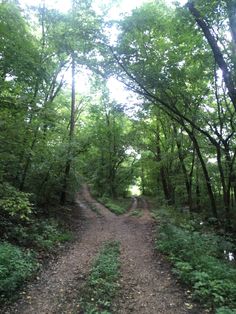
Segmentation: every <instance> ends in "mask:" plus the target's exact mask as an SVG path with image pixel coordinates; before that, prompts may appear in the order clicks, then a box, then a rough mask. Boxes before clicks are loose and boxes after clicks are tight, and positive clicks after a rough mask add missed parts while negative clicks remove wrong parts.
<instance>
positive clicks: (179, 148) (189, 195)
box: [174, 126, 193, 212]
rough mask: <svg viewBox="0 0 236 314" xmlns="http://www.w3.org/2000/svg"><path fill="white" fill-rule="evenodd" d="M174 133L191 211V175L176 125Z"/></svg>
mask: <svg viewBox="0 0 236 314" xmlns="http://www.w3.org/2000/svg"><path fill="white" fill-rule="evenodd" d="M174 134H175V140H176V145H177V149H178V156H179V161H180V165H181V168H182V172H183V175H184V182H185V187H186V191H187V195H188V205H189V210H190V212H191V211H192V209H193V200H192V185H191V182H190V177H189V175H188V171H187V168H186V166H185V163H184V156H183V152H182V148H181V142H180V141H179V139H178V134H177V129H176V127H175V126H174Z"/></svg>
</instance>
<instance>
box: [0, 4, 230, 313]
mask: <svg viewBox="0 0 236 314" xmlns="http://www.w3.org/2000/svg"><path fill="white" fill-rule="evenodd" d="M116 5H118V4H117V3H115V1H114V3H112V1H111V3H110V4H109V5H107V6H105V5H101V7H99V5H98V2H97V1H91V0H83V1H77V0H72V3H71V9H70V10H68V11H65V10H59V9H54V8H51V7H50V5H47V1H42V3H41V4H40V5H38V6H37V5H35V4H33V2H32V6H25V5H24V2H23V1H20V0H2V1H1V2H0V38H1V40H0V160H1V163H0V237H1V244H0V280H1V278H2V280H1V283H0V294H2V295H3V297H4V298H6V297H9V293H12V291H15V289H16V288H17V287H18V286H19V284H20V282H21V281H22V280H24V279H25V278H27V277H28V275H29V273H30V274H31V273H33V272H34V271H35V270H36V269H37V268H38V262H36V260H37V259H36V258H35V256H34V254H35V253H34V252H33V251H34V250H33V251H32V249H33V248H37V249H35V250H36V251H37V250H38V251H39V252H41V251H42V250H46V249H49V248H50V247H53V246H54V245H55V243H57V242H63V241H65V240H69V239H70V238H71V237H72V235H71V233H70V232H68V231H66V230H65V229H66V227H65V226H61V223H60V222H58V220H57V216H60V214H61V211H63V210H64V209H65V208H66V206H70V205H68V204H72V203H73V202H74V200H75V198H76V194H77V192H78V191H79V189H80V188H81V186H82V185H83V184H84V183H85V182H87V183H88V184H89V185H90V189H91V191H92V194H93V196H94V197H96V198H99V199H100V201H101V202H102V203H104V204H106V205H107V204H108V205H107V206H108V207H109V202H110V203H111V204H113V203H114V204H116V205H114V204H113V205H114V208H115V210H117V211H119V209H120V207H122V206H121V205H120V204H121V203H122V200H123V202H124V200H126V202H127V198H128V197H131V196H132V190H133V189H134V188H135V189H136V190H137V191H138V192H139V194H140V195H142V196H145V197H146V198H147V199H149V201H150V203H152V204H153V206H154V207H155V208H159V212H160V213H159V214H153V215H154V216H155V215H159V216H158V218H157V221H159V220H162V221H163V229H162V232H161V234H162V240H161V241H162V242H161V243H159V248H160V249H162V251H163V252H164V253H165V254H167V255H168V254H169V253H170V251H173V252H175V250H176V253H173V255H172V256H171V258H170V259H171V261H172V263H173V264H174V265H175V269H176V270H175V271H176V273H177V276H179V277H181V279H182V280H183V281H184V282H185V283H186V284H188V285H189V284H190V285H192V286H194V284H195V288H194V289H195V290H196V291H197V293H196V296H197V298H199V299H200V300H201V299H204V298H205V299H204V300H205V303H206V304H208V306H209V307H210V308H211V310H213V311H216V309H219V310H218V312H217V313H222V314H223V313H235V312H234V310H233V308H235V307H236V292H235V291H236V283H235V277H234V276H235V274H236V273H235V272H236V270H235V265H232V263H230V261H226V259H227V257H228V254H229V256H230V257H231V259H234V255H233V252H234V250H235V245H234V242H235V232H236V122H235V121H236V2H235V0H211V1H204V0H189V1H188V2H186V3H185V4H180V3H178V2H176V3H174V4H170V3H169V2H168V3H167V2H166V1H161V0H160V1H158V0H157V1H144V3H143V4H142V5H141V6H140V7H137V8H135V9H133V11H130V12H128V13H126V14H123V15H120V17H119V18H113V17H112V16H111V15H109V14H110V13H109V12H110V10H111V8H113V7H115V6H116ZM112 82H113V84H114V86H113V88H112V86H111V85H112ZM119 84H123V89H121V90H120V91H122V93H124V94H125V95H127V97H126V101H123V100H119V95H118V93H119V91H117V92H116V97H114V95H113V96H112V93H113V94H114V93H115V91H114V89H116V87H117V86H120V85H119ZM84 86H86V88H85V87H84ZM123 96H124V95H123ZM120 99H124V97H122V95H120ZM112 202H113V203H112ZM118 203H119V205H117V204H118ZM122 204H123V203H122ZM111 207H112V205H111ZM51 208H54V209H53V210H51ZM55 208H58V210H56V209H55ZM63 208H64V209H63ZM121 213H122V210H121ZM160 216H161V218H160ZM173 217H175V218H173ZM173 220H174V221H173ZM169 222H171V223H172V225H171V227H170V226H169V225H168V226H167V227H166V225H167V224H169ZM176 224H177V225H178V226H177V227H175V229H174V227H173V226H174V225H176ZM183 225H185V227H186V226H187V227H186V228H185V227H183ZM168 228H169V229H168ZM178 228H179V229H178ZM201 228H202V229H204V232H206V234H207V236H203V238H201V236H200V235H201V232H200V231H199V230H200V229H201ZM181 232H182V233H181ZM184 232H185V233H184ZM209 234H210V235H209ZM178 236H179V243H177V242H178V241H177V240H176V243H175V244H176V247H174V241H173V239H177V238H178ZM171 237H173V238H171ZM194 237H195V238H194ZM206 237H208V238H206ZM167 238H168V239H169V242H168V241H167V240H168V239H167ZM185 240H186V241H188V240H189V241H190V242H191V241H193V242H194V243H195V244H196V243H198V244H199V245H198V247H197V248H194V249H196V252H197V253H196V252H195V253H196V254H198V252H201V253H202V251H201V250H202V247H204V246H205V247H206V248H207V250H209V251H210V253H209V259H208V262H206V261H205V262H204V263H205V264H204V263H203V262H202V263H203V264H204V265H205V266H206V267H207V269H210V267H211V266H212V265H213V264H214V263H215V264H214V265H213V266H212V267H213V268H214V271H212V273H211V275H212V276H213V277H214V280H213V279H212V278H211V275H210V271H209V273H207V271H206V270H205V268H202V269H197V270H196V269H195V268H194V267H195V266H193V264H191V262H189V261H188V260H187V259H186V258H185V257H186V256H185V255H184V254H183V255H182V256H178V257H177V256H176V255H177V254H179V253H178V251H179V249H180V248H181V246H182V245H183V242H184V241H185ZM204 241H205V242H204ZM190 242H189V243H188V245H189V246H188V247H186V250H190V249H191V248H192V245H193V244H191V243H192V242H191V243H190ZM219 242H220V243H221V244H219ZM222 243H223V244H222ZM213 244H215V245H218V244H219V245H221V249H220V254H218V253H219V252H218V251H217V250H218V249H217V250H215V248H212V245H213ZM157 246H158V244H157ZM200 247H201V249H200ZM25 250H26V251H25ZM198 250H200V251H198ZM216 251H217V252H216ZM26 252H27V253H26ZM222 252H223V253H222ZM195 253H193V252H192V254H195ZM37 254H38V253H37ZM174 254H176V255H174ZM202 254H203V255H204V253H202ZM211 254H212V255H213V256H215V255H217V258H218V257H219V256H218V255H222V254H223V255H222V256H221V259H222V260H223V261H222V263H229V265H228V264H227V265H228V266H226V265H225V264H222V265H224V266H222V265H218V264H217V263H218V262H216V261H215V260H214V261H213V259H211V258H213V257H212V256H210V255H211ZM9 259H12V261H13V262H12V264H11V265H12V266H11V267H12V268H11V269H10V270H9V269H8V270H6V267H7V264H8V262H9ZM19 259H22V261H23V262H22V263H21V265H19V264H17V262H16V260H19ZM199 259H200V257H199ZM217 261H218V259H217ZM198 262H199V261H198ZM181 263H182V264H181ZM199 263H200V262H199ZM207 263H208V264H207ZM206 264H207V265H206ZM210 264H211V266H210ZM194 265H195V264H194ZM205 266H204V267H205ZM224 267H225V268H224ZM2 269H3V270H2ZM13 269H14V274H15V275H14V276H15V277H14V278H13V277H11V276H10V275H9V272H12V271H13ZM193 269H194V270H195V275H194V276H195V277H194V276H192V277H191V274H190V273H191V270H193ZM219 269H222V270H221V271H220V270H219ZM223 270H226V272H228V277H227V278H226V277H225V278H223V277H222V276H223V275H222V272H223ZM197 271H198V274H197V273H196V272H197ZM200 273H201V274H200ZM219 273H220V274H219ZM199 274H200V275H199ZM197 276H202V277H201V278H200V277H197ZM207 276H208V277H207ZM190 277H191V278H190ZM233 277H234V280H232V278H233ZM209 278H210V279H209ZM211 279H212V280H211ZM197 284H198V286H197ZM201 284H202V286H201ZM201 289H202V290H201ZM204 289H205V290H204ZM199 291H200V292H199ZM204 291H205V292H204ZM209 291H210V292H209ZM209 300H210V301H209ZM221 306H223V307H224V306H225V309H224V308H221ZM227 306H228V307H229V308H226V307H227ZM230 308H231V309H232V311H231V310H230ZM86 313H102V312H89V311H88V312H86ZM104 313H105V312H104ZM106 313H107V312H106ZM143 313H144V312H143ZM150 313H151V312H150Z"/></svg>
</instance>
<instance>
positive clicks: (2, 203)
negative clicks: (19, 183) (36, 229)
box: [0, 183, 32, 220]
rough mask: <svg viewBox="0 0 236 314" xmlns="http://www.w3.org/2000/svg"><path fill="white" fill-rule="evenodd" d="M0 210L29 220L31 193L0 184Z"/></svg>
mask: <svg viewBox="0 0 236 314" xmlns="http://www.w3.org/2000/svg"><path fill="white" fill-rule="evenodd" d="M0 191H1V192H0V210H3V211H5V212H6V213H7V214H8V215H10V216H14V217H16V218H19V219H21V220H29V217H30V215H31V214H32V204H31V203H30V201H29V198H30V196H31V194H29V193H24V192H21V191H18V190H17V189H16V188H14V187H13V186H11V185H9V184H7V183H2V184H0Z"/></svg>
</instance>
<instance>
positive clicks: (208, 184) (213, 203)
mask: <svg viewBox="0 0 236 314" xmlns="http://www.w3.org/2000/svg"><path fill="white" fill-rule="evenodd" d="M186 131H187V132H188V134H189V137H190V138H191V140H192V142H193V145H194V148H195V150H196V153H197V156H198V159H199V161H200V163H201V166H202V170H203V174H204V178H205V181H206V187H207V192H208V197H209V200H210V204H211V211H212V214H213V216H214V217H215V218H218V213H217V207H216V201H215V195H214V193H213V189H212V186H211V178H210V176H209V173H208V170H207V167H206V163H205V161H204V159H203V156H202V154H201V150H200V147H199V145H198V141H197V139H196V137H195V136H194V134H193V133H192V132H189V130H188V129H186Z"/></svg>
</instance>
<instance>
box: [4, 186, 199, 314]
mask: <svg viewBox="0 0 236 314" xmlns="http://www.w3.org/2000/svg"><path fill="white" fill-rule="evenodd" d="M77 204H78V215H76V217H75V218H74V219H76V223H77V224H78V237H77V238H76V240H75V242H74V244H73V245H72V246H71V247H70V248H69V249H68V250H67V251H65V252H64V253H63V254H62V255H61V256H60V257H59V258H58V259H57V261H56V262H55V261H54V262H52V263H51V264H50V265H49V267H48V269H45V270H44V271H42V272H41V274H40V275H39V277H38V278H37V280H36V281H35V282H33V283H32V284H30V285H28V287H27V289H26V291H25V294H23V295H22V297H21V299H20V300H18V301H17V302H16V303H15V304H14V305H13V306H12V307H10V308H8V309H4V312H2V313H4V314H7V313H8V314H10V313H20V314H24V313H30V314H46V313H47V314H51V313H54V314H56V313H57V314H61V313H63V314H69V313H83V312H82V311H81V310H80V308H79V306H78V305H77V300H78V298H79V291H80V289H81V287H82V286H83V285H84V283H85V280H86V277H87V276H88V273H89V271H90V269H91V264H92V262H93V260H94V258H95V256H96V254H97V253H98V251H99V249H100V248H101V246H102V244H103V243H104V242H105V241H107V240H118V241H120V243H121V280H120V283H121V289H120V294H119V295H118V296H117V299H116V300H114V307H113V311H112V312H113V313H120V314H126V313H137V314H158V313H160V314H173V313H174V314H184V313H198V314H199V313H201V312H199V309H195V308H194V307H193V308H192V309H188V299H187V295H186V293H185V292H184V291H183V289H182V288H181V287H180V286H179V285H178V283H177V282H176V280H175V279H174V278H173V277H172V275H171V273H170V270H169V267H168V265H167V264H166V262H165V261H164V260H163V258H162V257H161V255H160V256H159V255H158V254H157V253H156V252H155V250H154V244H153V238H154V234H153V232H154V222H153V220H152V218H151V216H150V213H149V211H148V204H147V202H146V201H145V199H142V198H139V199H137V198H134V199H133V206H132V207H131V211H132V210H136V209H137V208H138V209H139V211H142V213H141V215H139V217H136V216H132V215H130V214H129V213H130V212H129V213H128V214H125V215H123V216H119V217H118V216H115V215H114V214H112V213H111V212H110V211H108V210H107V209H106V208H105V207H104V206H103V205H102V204H99V203H98V202H97V201H95V200H94V199H93V198H92V197H91V195H90V193H89V190H88V188H87V186H84V187H83V189H82V191H81V192H80V193H79V194H78V197H77ZM94 207H96V208H97V209H98V210H99V215H98V214H97V213H96V212H94V211H92V209H91V208H94Z"/></svg>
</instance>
